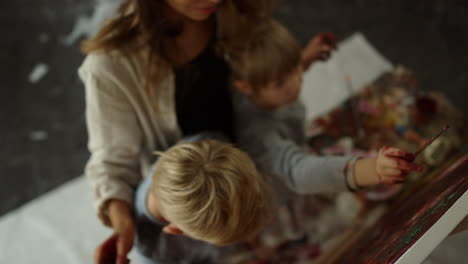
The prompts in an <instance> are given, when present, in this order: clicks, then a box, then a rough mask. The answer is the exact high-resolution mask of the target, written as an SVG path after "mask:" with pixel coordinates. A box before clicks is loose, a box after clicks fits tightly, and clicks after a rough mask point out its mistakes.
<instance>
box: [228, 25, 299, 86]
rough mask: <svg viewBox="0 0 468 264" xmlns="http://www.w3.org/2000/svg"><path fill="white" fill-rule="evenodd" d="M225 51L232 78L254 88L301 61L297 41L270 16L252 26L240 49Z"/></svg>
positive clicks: (278, 77)
mask: <svg viewBox="0 0 468 264" xmlns="http://www.w3.org/2000/svg"><path fill="white" fill-rule="evenodd" d="M228 54H229V64H230V66H231V71H232V76H233V78H234V79H235V80H243V81H246V82H247V83H249V84H250V85H251V86H252V87H253V88H254V89H258V88H261V87H265V86H266V85H268V84H269V83H271V82H272V81H278V80H282V79H284V78H285V77H286V76H287V75H288V74H289V73H291V72H293V71H294V70H295V69H297V67H298V66H299V64H300V62H301V47H300V45H299V43H298V41H297V40H296V39H295V38H294V37H293V36H292V35H291V33H290V32H289V31H288V30H287V29H286V28H285V27H284V26H283V25H281V24H280V23H279V22H277V21H275V20H273V19H270V20H266V21H265V22H264V23H262V24H260V25H256V30H254V31H253V33H252V35H250V37H249V38H248V40H247V42H246V43H245V45H244V46H243V48H242V49H237V50H231V51H230V52H229V53H228Z"/></svg>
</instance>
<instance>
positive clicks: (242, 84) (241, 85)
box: [234, 80, 254, 95]
mask: <svg viewBox="0 0 468 264" xmlns="http://www.w3.org/2000/svg"><path fill="white" fill-rule="evenodd" d="M234 86H235V87H236V88H237V90H239V92H241V93H243V94H246V95H252V94H253V92H254V90H253V88H252V86H251V85H250V84H249V83H247V82H246V81H240V80H237V81H234Z"/></svg>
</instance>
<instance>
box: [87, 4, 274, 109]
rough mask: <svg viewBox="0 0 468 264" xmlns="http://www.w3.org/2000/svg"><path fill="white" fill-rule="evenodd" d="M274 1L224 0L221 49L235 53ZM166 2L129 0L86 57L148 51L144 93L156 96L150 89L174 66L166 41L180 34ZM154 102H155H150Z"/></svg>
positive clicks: (93, 40) (220, 18) (220, 14)
mask: <svg viewBox="0 0 468 264" xmlns="http://www.w3.org/2000/svg"><path fill="white" fill-rule="evenodd" d="M273 1H274V0H224V1H223V3H221V4H220V8H219V10H218V11H217V17H216V19H217V28H218V31H219V32H218V43H217V44H218V47H219V48H220V49H219V50H221V51H223V50H226V49H233V48H234V47H236V46H238V45H239V43H241V42H242V38H243V36H248V35H249V33H248V32H246V31H248V30H249V28H251V27H252V26H253V25H255V24H256V21H258V20H262V19H265V18H267V17H269V16H270V14H271V9H272V6H273ZM167 8H168V7H167V4H166V0H126V1H125V2H124V3H123V4H122V6H121V7H120V9H119V11H118V14H117V16H116V17H115V18H113V19H111V20H109V21H108V22H107V23H106V24H105V25H104V26H103V27H102V28H101V30H100V31H99V32H98V33H97V34H96V36H95V37H93V38H91V39H89V40H86V41H84V42H83V43H82V45H81V51H82V52H83V53H85V54H88V53H91V52H94V51H104V52H109V51H114V50H116V51H119V52H121V53H122V54H131V53H135V52H138V51H139V50H141V49H142V48H143V47H149V56H148V61H147V64H148V66H147V67H146V69H147V70H146V76H145V89H146V91H147V94H148V96H150V97H151V98H154V97H155V96H156V91H155V88H154V87H153V86H152V85H151V84H154V83H158V82H159V81H160V80H162V79H163V78H164V76H167V74H168V73H169V71H170V70H171V67H172V66H173V65H174V62H173V61H172V60H171V59H170V57H169V56H168V52H167V50H166V47H165V46H164V45H163V41H164V40H165V39H167V38H168V37H175V36H177V35H178V34H180V33H181V27H180V23H178V22H177V21H171V20H170V19H168V17H167V16H166V15H165V10H166V9H167ZM151 101H152V102H155V101H156V100H151Z"/></svg>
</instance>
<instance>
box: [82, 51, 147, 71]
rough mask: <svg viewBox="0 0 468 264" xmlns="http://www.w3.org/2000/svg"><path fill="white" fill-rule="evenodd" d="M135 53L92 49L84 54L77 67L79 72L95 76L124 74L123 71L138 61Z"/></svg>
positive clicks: (129, 68) (128, 69)
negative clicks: (81, 61) (126, 53)
mask: <svg viewBox="0 0 468 264" xmlns="http://www.w3.org/2000/svg"><path fill="white" fill-rule="evenodd" d="M139 60H140V59H139V58H138V57H137V55H136V54H135V55H124V54H123V53H121V52H119V51H109V52H104V51H94V52H92V53H89V54H88V55H86V57H85V59H84V61H83V63H82V64H81V66H80V67H79V69H78V71H79V73H80V74H91V75H96V76H115V75H117V76H118V75H120V76H121V75H122V74H123V75H125V72H128V71H130V70H131V69H132V68H134V67H135V66H136V65H135V62H137V63H142V62H139Z"/></svg>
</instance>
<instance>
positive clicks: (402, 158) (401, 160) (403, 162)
mask: <svg viewBox="0 0 468 264" xmlns="http://www.w3.org/2000/svg"><path fill="white" fill-rule="evenodd" d="M448 129H449V126H448V125H445V127H444V129H443V130H442V131H440V132H439V133H438V134H437V135H435V136H434V137H432V139H431V140H429V141H427V142H426V143H425V144H424V145H423V146H421V147H420V148H419V149H418V150H417V151H416V152H414V153H406V152H403V151H397V152H396V153H393V152H392V153H389V154H388V155H387V156H388V157H391V158H393V159H394V161H395V162H396V164H397V167H399V168H400V169H401V170H402V172H401V175H400V177H399V179H398V180H397V182H394V183H398V182H401V181H403V180H404V178H405V177H406V175H407V174H408V172H409V171H411V170H412V168H417V167H415V166H419V165H416V164H414V163H412V162H413V161H414V160H415V159H416V157H417V156H418V155H419V154H420V153H421V152H423V151H424V150H425V149H426V148H427V147H428V146H429V145H431V144H432V143H433V142H434V141H435V140H436V139H437V138H438V137H440V136H441V135H442V134H444V133H445V132H446V131H447V130H448ZM386 183H389V182H386Z"/></svg>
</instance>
